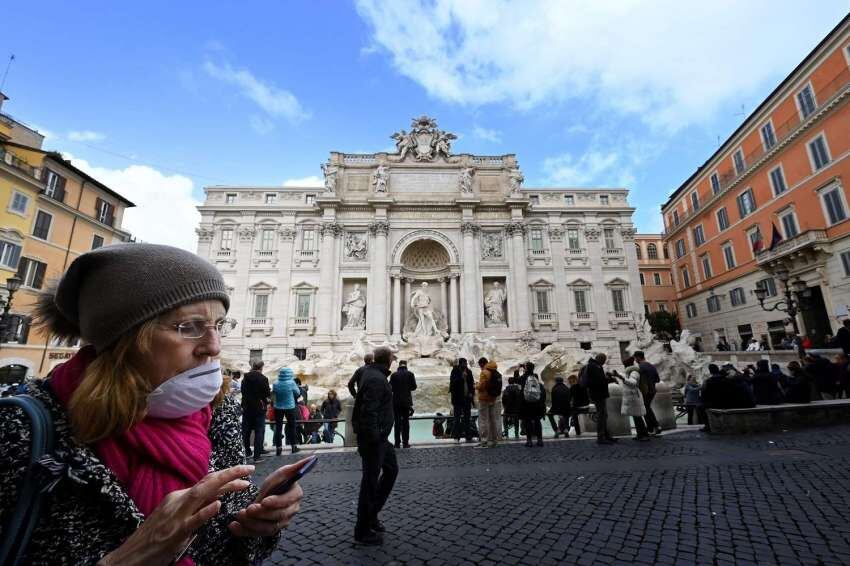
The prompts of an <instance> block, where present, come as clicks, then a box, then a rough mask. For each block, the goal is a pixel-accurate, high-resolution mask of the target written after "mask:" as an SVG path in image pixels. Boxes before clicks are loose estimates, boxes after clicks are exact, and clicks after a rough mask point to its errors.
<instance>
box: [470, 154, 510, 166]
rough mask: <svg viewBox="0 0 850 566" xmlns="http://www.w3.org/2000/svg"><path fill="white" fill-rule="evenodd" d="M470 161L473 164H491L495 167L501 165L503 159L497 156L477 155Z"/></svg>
mask: <svg viewBox="0 0 850 566" xmlns="http://www.w3.org/2000/svg"><path fill="white" fill-rule="evenodd" d="M472 163H473V164H474V165H492V166H495V167H501V166H502V164H503V163H504V160H503V159H502V158H501V157H498V156H489V155H479V156H477V157H473V158H472Z"/></svg>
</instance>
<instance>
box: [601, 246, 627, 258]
mask: <svg viewBox="0 0 850 566" xmlns="http://www.w3.org/2000/svg"><path fill="white" fill-rule="evenodd" d="M602 253H603V254H604V255H605V256H607V257H620V256H622V255H623V248H605V249H604V250H603V252H602Z"/></svg>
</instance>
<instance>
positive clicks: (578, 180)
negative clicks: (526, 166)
mask: <svg viewBox="0 0 850 566" xmlns="http://www.w3.org/2000/svg"><path fill="white" fill-rule="evenodd" d="M543 171H544V173H545V174H546V182H547V183H550V184H552V185H555V186H559V187H590V186H598V187H627V186H630V185H632V184H633V183H634V180H635V179H634V174H633V173H632V169H631V167H630V166H629V165H628V164H626V163H625V162H624V159H623V157H622V155H621V154H619V153H618V152H616V151H609V152H605V151H595V150H594V151H588V152H586V153H584V154H583V155H581V156H580V157H578V158H576V157H574V156H573V155H572V154H570V153H564V154H562V155H558V156H556V157H549V158H547V159H546V160H544V161H543Z"/></svg>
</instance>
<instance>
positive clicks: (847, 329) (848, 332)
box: [833, 318, 850, 356]
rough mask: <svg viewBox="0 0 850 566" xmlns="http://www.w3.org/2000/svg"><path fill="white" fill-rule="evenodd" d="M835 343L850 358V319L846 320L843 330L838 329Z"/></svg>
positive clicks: (842, 326)
mask: <svg viewBox="0 0 850 566" xmlns="http://www.w3.org/2000/svg"><path fill="white" fill-rule="evenodd" d="M833 343H834V344H835V345H836V346H838V347H839V348H841V349H842V350H844V353H845V354H847V355H848V356H850V318H846V319H844V322H843V323H842V324H841V328H839V329H838V334H836V336H835V339H834V340H833Z"/></svg>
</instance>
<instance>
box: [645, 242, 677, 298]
mask: <svg viewBox="0 0 850 566" xmlns="http://www.w3.org/2000/svg"><path fill="white" fill-rule="evenodd" d="M635 255H636V256H637V262H638V269H639V271H640V285H641V287H642V288H643V310H644V313H645V314H649V313H652V312H658V311H665V312H670V313H675V312H676V310H677V309H676V288H675V287H674V286H673V274H672V271H671V261H670V254H669V252H668V251H667V248H666V247H665V246H664V240H663V238H662V236H661V234H636V235H635Z"/></svg>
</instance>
